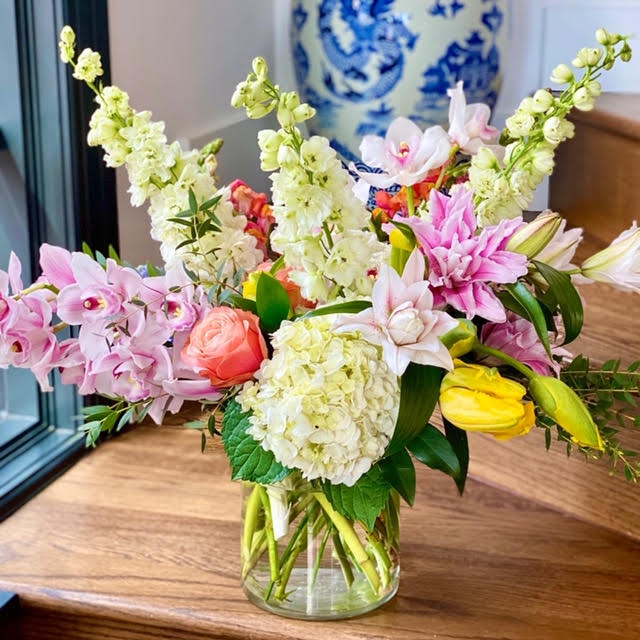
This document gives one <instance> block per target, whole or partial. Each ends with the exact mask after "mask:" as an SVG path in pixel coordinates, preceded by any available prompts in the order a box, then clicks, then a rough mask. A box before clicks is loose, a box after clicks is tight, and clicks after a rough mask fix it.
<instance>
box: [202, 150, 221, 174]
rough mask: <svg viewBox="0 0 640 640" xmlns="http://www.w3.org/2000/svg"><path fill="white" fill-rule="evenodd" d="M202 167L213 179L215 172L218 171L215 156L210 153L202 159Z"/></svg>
mask: <svg viewBox="0 0 640 640" xmlns="http://www.w3.org/2000/svg"><path fill="white" fill-rule="evenodd" d="M204 166H205V168H206V170H207V173H208V174H209V175H210V176H211V177H213V176H214V175H215V173H216V170H217V169H218V158H216V154H215V153H210V154H209V155H208V156H207V157H206V158H205V159H204Z"/></svg>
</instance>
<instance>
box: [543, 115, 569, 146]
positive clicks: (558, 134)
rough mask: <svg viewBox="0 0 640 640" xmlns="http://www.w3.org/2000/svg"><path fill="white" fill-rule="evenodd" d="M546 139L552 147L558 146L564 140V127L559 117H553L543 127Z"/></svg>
mask: <svg viewBox="0 0 640 640" xmlns="http://www.w3.org/2000/svg"><path fill="white" fill-rule="evenodd" d="M542 133H543V135H544V139H545V140H546V141H547V142H548V143H549V144H552V145H558V144H560V143H561V142H562V141H563V140H564V127H563V125H562V120H561V119H560V118H558V116H552V117H551V118H549V119H548V120H547V121H546V122H545V123H544V124H543V125H542Z"/></svg>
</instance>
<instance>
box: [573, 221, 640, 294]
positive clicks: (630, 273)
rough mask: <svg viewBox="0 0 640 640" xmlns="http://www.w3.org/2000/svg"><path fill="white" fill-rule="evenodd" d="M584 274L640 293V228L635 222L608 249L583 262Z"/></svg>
mask: <svg viewBox="0 0 640 640" xmlns="http://www.w3.org/2000/svg"><path fill="white" fill-rule="evenodd" d="M582 274H583V275H584V276H586V277H587V278H589V279H590V280H596V281H598V282H606V283H608V284H611V285H613V286H615V287H618V288H620V289H630V290H631V291H636V292H638V293H640V228H638V226H637V223H636V222H634V223H633V224H632V225H631V227H630V228H629V229H627V230H626V231H623V232H622V233H621V234H620V235H619V236H618V237H617V238H616V239H615V240H614V241H613V242H612V243H611V244H610V245H609V246H608V247H607V248H606V249H603V250H602V251H599V252H598V253H596V254H595V255H593V256H591V257H590V258H587V260H585V261H584V262H583V263H582Z"/></svg>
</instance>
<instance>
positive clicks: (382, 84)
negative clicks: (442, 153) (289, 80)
mask: <svg viewBox="0 0 640 640" xmlns="http://www.w3.org/2000/svg"><path fill="white" fill-rule="evenodd" d="M507 9H508V0H425V1H424V2H422V1H420V0H292V16H291V44H292V50H293V59H294V60H293V61H294V67H295V70H296V76H297V82H298V89H299V92H300V94H301V95H302V97H303V98H304V100H306V101H307V102H309V103H310V104H311V105H313V106H314V107H315V108H316V109H317V111H318V115H317V117H316V118H314V119H313V120H311V121H310V122H309V128H310V130H311V133H317V134H320V135H324V136H326V137H327V138H329V140H330V141H331V143H332V145H333V147H334V148H335V149H336V150H338V151H339V152H340V153H341V154H342V155H343V157H344V158H345V160H357V159H358V157H359V152H358V145H359V144H360V140H361V139H362V136H364V135H366V134H369V133H374V134H377V135H380V134H383V133H384V131H386V129H387V127H388V125H389V123H390V122H391V121H392V120H393V119H394V118H396V117H397V116H405V117H409V118H410V119H412V120H413V121H414V122H416V123H417V124H418V125H420V126H421V127H422V128H426V127H427V126H430V125H432V124H441V123H443V122H446V120H447V110H448V105H449V99H448V98H447V89H448V88H450V87H453V86H454V85H455V84H456V82H457V81H458V80H463V81H464V90H465V94H466V98H467V103H472V102H486V103H487V104H489V106H491V107H493V106H494V104H495V102H496V99H497V96H498V91H499V89H500V85H501V82H502V72H501V71H502V57H503V55H504V52H505V47H506V40H507V25H506V22H507V20H506V17H507V16H506V12H507Z"/></svg>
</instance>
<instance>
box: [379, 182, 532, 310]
mask: <svg viewBox="0 0 640 640" xmlns="http://www.w3.org/2000/svg"><path fill="white" fill-rule="evenodd" d="M429 211H430V213H431V222H426V221H425V220H422V219H421V218H418V217H416V216H413V217H410V218H402V222H404V223H405V224H409V225H410V226H411V228H412V229H413V231H414V233H415V235H416V239H417V241H418V243H419V245H420V248H421V249H422V251H423V252H424V254H425V255H426V256H427V258H428V259H429V282H430V283H431V286H432V290H433V297H434V304H435V306H437V307H438V306H444V305H447V304H450V305H451V306H452V307H453V308H454V309H457V310H458V311H462V312H463V313H465V314H466V315H467V318H469V319H471V318H473V317H474V316H480V317H482V318H486V319H487V320H490V321H491V322H505V320H506V314H505V310H504V307H503V305H502V303H501V302H500V300H498V298H497V297H496V295H495V294H494V293H493V291H492V289H491V287H490V286H489V284H488V283H490V282H491V283H513V282H516V281H517V279H518V278H519V277H520V276H523V275H525V274H526V273H527V257H526V256H524V255H522V254H519V253H514V252H512V251H506V250H505V245H506V244H507V242H508V240H509V238H510V237H511V235H513V233H514V232H515V231H516V229H517V228H518V227H519V226H520V225H521V224H522V221H521V220H520V219H519V218H518V219H512V220H502V221H501V222H500V224H498V225H496V226H494V227H486V228H485V229H483V230H482V232H481V233H480V234H479V235H476V231H477V223H476V217H475V214H474V210H473V193H472V192H470V191H465V190H464V189H460V190H458V191H456V192H455V193H454V194H453V196H451V197H449V196H446V195H444V194H443V193H440V192H438V191H435V190H434V191H432V192H431V195H430V196H429ZM383 228H384V229H385V230H387V229H393V228H394V227H393V225H392V224H391V223H388V224H387V225H385V226H384V227H383Z"/></svg>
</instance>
